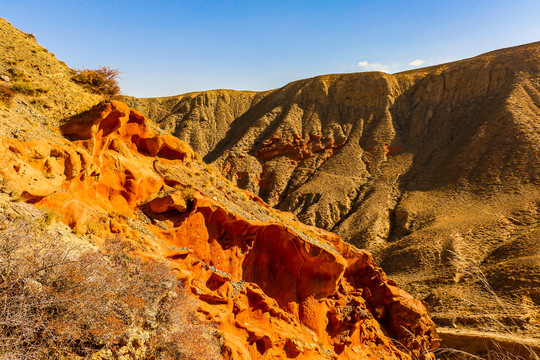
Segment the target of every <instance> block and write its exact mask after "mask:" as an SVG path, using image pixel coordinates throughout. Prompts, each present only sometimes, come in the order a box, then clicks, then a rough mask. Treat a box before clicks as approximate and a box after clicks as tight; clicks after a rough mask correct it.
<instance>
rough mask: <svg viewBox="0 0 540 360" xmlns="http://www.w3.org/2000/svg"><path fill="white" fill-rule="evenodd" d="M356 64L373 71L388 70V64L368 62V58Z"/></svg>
mask: <svg viewBox="0 0 540 360" xmlns="http://www.w3.org/2000/svg"><path fill="white" fill-rule="evenodd" d="M356 66H359V67H363V68H366V70H371V71H382V72H388V66H386V65H383V64H379V63H370V62H367V61H366V60H364V61H359V62H358V63H357V64H356Z"/></svg>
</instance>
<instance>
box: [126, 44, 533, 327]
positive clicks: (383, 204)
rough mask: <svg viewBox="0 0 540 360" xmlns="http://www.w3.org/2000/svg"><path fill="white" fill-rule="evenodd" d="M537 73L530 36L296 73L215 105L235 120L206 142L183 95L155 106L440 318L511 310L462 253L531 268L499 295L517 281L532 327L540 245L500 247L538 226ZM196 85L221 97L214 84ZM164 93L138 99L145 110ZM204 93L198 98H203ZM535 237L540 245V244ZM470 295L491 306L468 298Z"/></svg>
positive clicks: (235, 175) (246, 182) (184, 133)
mask: <svg viewBox="0 0 540 360" xmlns="http://www.w3.org/2000/svg"><path fill="white" fill-rule="evenodd" d="M539 73H540V43H533V44H528V45H523V46H519V47H515V48H509V49H502V50H498V51H495V52H491V53H487V54H484V55H480V56H478V57H475V58H471V59H466V60H462V61H458V62H454V63H449V64H443V65H438V66H433V67H430V68H425V69H418V70H414V71H408V72H404V73H398V74H393V75H390V74H383V73H356V74H338V75H324V76H318V77H315V78H311V79H306V80H300V81H296V82H293V83H290V84H288V85H286V86H284V87H282V88H280V89H277V90H273V91H270V92H267V93H260V94H259V96H260V97H262V99H260V100H259V101H258V102H256V103H255V104H253V105H250V106H248V105H249V104H248V103H247V102H246V103H245V106H244V109H246V110H245V111H244V112H243V113H241V114H239V115H238V116H237V117H236V118H235V120H234V121H232V122H231V121H230V119H227V120H225V119H223V120H220V118H219V117H215V118H214V121H215V122H216V123H221V124H229V127H228V131H227V132H226V133H223V132H221V134H222V136H221V138H220V139H219V141H217V143H215V145H214V146H212V147H210V148H208V147H201V146H197V144H196V143H194V142H190V140H189V139H190V136H191V135H190V134H192V132H193V131H194V130H193V129H195V126H194V125H193V124H192V122H186V121H185V120H183V119H184V116H186V114H187V112H186V111H184V110H182V108H175V110H174V112H175V115H174V116H175V117H174V119H175V120H174V121H176V122H175V123H173V124H171V120H172V117H170V116H169V117H156V118H155V120H156V121H157V122H158V123H159V125H160V126H161V127H163V128H165V129H173V128H174V131H173V133H174V134H175V135H177V136H179V137H181V138H182V139H186V140H187V141H188V142H190V143H191V144H192V145H194V149H195V151H197V152H199V153H200V154H201V155H202V156H204V159H205V160H207V161H209V162H212V163H214V164H216V165H217V166H218V167H219V168H220V169H221V171H222V173H223V174H224V175H225V176H226V177H227V178H228V179H229V180H231V181H232V182H234V183H236V184H237V185H238V186H239V187H241V188H244V189H248V190H250V191H252V192H254V193H255V194H257V195H258V196H260V197H261V198H262V199H263V200H265V201H267V202H268V203H269V204H271V205H272V206H275V207H276V208H279V209H281V210H284V211H290V212H293V213H294V214H295V215H296V216H297V217H298V219H300V220H301V221H302V222H304V223H306V224H309V225H315V226H319V227H322V228H324V229H327V230H331V231H334V232H337V233H338V234H340V235H341V236H342V237H343V238H344V239H345V240H346V241H347V242H350V243H353V244H355V245H357V246H359V247H362V248H366V249H368V250H370V251H371V252H372V253H373V254H374V256H375V258H376V260H377V261H378V262H380V263H381V265H382V267H383V268H384V269H385V271H387V272H389V273H391V274H392V275H393V276H396V278H398V279H400V283H401V284H402V285H403V286H405V287H406V288H407V289H408V290H409V291H411V292H413V293H414V294H416V295H417V296H419V297H420V298H425V299H426V301H429V303H430V305H431V306H432V309H434V310H435V312H436V313H437V319H438V321H439V322H440V324H444V325H452V324H455V323H456V322H457V323H460V322H461V323H463V324H469V325H470V324H472V323H476V324H477V325H479V326H482V327H486V326H487V327H497V326H499V325H500V324H497V322H495V323H494V322H493V321H491V320H488V317H487V316H478V313H477V311H486V313H488V314H497V316H496V317H497V319H499V320H501V319H503V318H504V317H505V316H506V315H505V314H506V312H507V309H506V310H505V309H501V308H499V307H498V306H497V305H494V304H496V303H497V302H496V301H494V300H493V299H491V298H490V296H491V295H488V296H486V294H485V292H483V291H482V290H481V289H480V288H478V287H477V286H476V285H475V280H474V279H472V278H471V277H469V276H467V275H466V269H465V268H464V267H463V262H462V261H458V260H456V259H464V260H466V262H468V263H469V264H472V265H474V266H479V268H481V270H482V271H484V272H485V273H486V274H487V276H488V277H489V278H493V279H500V278H501V277H504V276H503V275H501V273H500V271H501V270H497V266H499V269H502V268H504V269H506V270H505V272H503V274H504V273H506V272H511V273H515V274H518V273H519V274H524V279H526V283H527V284H529V285H531V286H532V287H531V286H529V285H524V283H522V282H518V283H519V284H520V285H518V286H514V285H515V283H512V284H510V283H507V289H506V290H505V291H504V292H502V291H501V292H500V293H499V295H504V296H507V295H511V296H510V299H511V300H510V302H509V303H508V304H507V307H508V308H511V309H513V310H511V311H510V312H511V313H512V317H513V318H514V319H518V320H516V321H518V322H520V323H521V322H523V321H524V322H525V323H526V324H527V326H526V327H527V329H525V330H524V328H521V329H517V331H525V332H528V333H529V334H532V335H534V334H535V333H538V323H539V319H540V317H539V316H540V311H539V310H538V309H539V308H540V302H539V298H538V291H539V288H538V287H537V286H536V285H534V284H536V282H535V280H534V276H532V273H533V272H534V271H533V272H531V267H533V268H535V269H538V266H540V258H539V257H538V256H537V255H532V257H531V256H530V255H531V252H529V251H528V250H527V248H526V247H525V246H519V247H518V248H516V249H519V250H516V251H514V252H512V254H511V255H509V256H510V258H509V259H506V260H502V259H501V258H498V260H493V259H494V258H493V255H492V254H497V253H499V252H500V251H502V250H503V249H506V248H508V247H509V246H511V245H510V244H513V243H516V238H519V237H521V236H522V234H524V233H529V232H531V231H538V226H539V225H538V224H539V223H540V217H539V214H540V213H539V207H538V204H540V192H539V186H538V185H540V129H539V127H538V123H539V122H538V119H539V118H540V80H539V77H538V74H539ZM197 96H198V97H201V98H206V99H208V100H207V103H212V101H214V102H215V101H216V100H215V99H214V100H211V99H213V98H214V95H213V93H212V92H208V93H199V94H198V95H197ZM229 96H230V97H231V98H233V97H234V98H236V99H238V100H237V101H240V100H239V99H240V98H239V97H238V96H237V95H236V94H235V93H234V92H231V93H229ZM188 97H189V96H187V95H186V96H179V97H176V99H177V100H176V101H178V103H181V102H185V101H186V100H185V98H188ZM156 101H159V100H152V99H144V100H137V99H130V104H131V105H132V106H134V107H135V108H140V109H141V110H142V111H144V110H145V106H146V105H144V104H151V103H153V102H154V103H155V102H156ZM143 102H144V104H143ZM207 103H201V104H200V105H199V106H198V109H199V111H201V112H205V111H208V110H207V109H208V108H209V107H208V105H207ZM190 111H191V112H193V111H195V108H193V107H191V108H190ZM200 123H201V124H204V123H203V122H200ZM184 124H186V125H184ZM187 124H189V125H187ZM184 126H185V127H184ZM209 136H210V135H209ZM212 136H213V135H212ZM517 243H520V242H519V241H517ZM531 246H532V249H533V251H532V253H534V254H537V253H538V250H539V248H538V244H537V243H536V244H533V245H531ZM493 261H495V263H497V265H495V264H494V263H493ZM463 289H467V290H465V291H464V290H463ZM443 294H446V295H443ZM449 294H450V295H449ZM473 294H474V295H473ZM444 297H451V298H456V299H459V300H456V301H457V303H458V304H457V305H456V303H455V302H449V301H447V300H445V299H444ZM462 298H465V299H464V300H460V299H462ZM529 301H530V302H529ZM470 303H476V304H478V303H481V304H482V307H483V308H486V310H475V311H471V310H470V306H469V305H470ZM529 303H533V304H534V305H533V306H530V305H529ZM451 306H452V307H453V308H451ZM456 306H457V308H459V309H460V310H459V311H458V313H459V314H458V315H456V312H455V311H456ZM523 314H526V315H523ZM467 316H470V317H469V318H468V319H467V320H465V318H467ZM524 318H525V319H524ZM457 319H462V320H457ZM479 319H481V320H479ZM499 327H500V326H499Z"/></svg>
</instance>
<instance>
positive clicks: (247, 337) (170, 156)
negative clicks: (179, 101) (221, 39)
mask: <svg viewBox="0 0 540 360" xmlns="http://www.w3.org/2000/svg"><path fill="white" fill-rule="evenodd" d="M0 25H1V28H0V31H2V32H1V33H0V37H1V39H2V41H1V42H0V75H1V76H2V83H1V84H0V85H1V86H2V91H3V93H2V94H3V96H4V95H5V94H7V95H9V97H5V98H2V99H3V100H2V102H1V103H0V112H1V115H2V120H1V121H0V264H1V265H2V266H1V271H0V273H1V274H0V275H1V284H0V305H1V308H2V311H0V358H26V357H32V358H36V359H51V358H63V359H64V358H65V359H83V358H92V359H96V360H97V359H102V360H111V359H120V358H121V359H153V358H211V359H215V358H218V357H219V356H218V355H216V354H215V353H214V350H213V349H214V347H213V343H214V342H215V343H218V345H219V346H218V347H217V350H221V354H220V355H221V356H222V357H223V358H225V359H231V360H233V359H234V360H249V359H264V358H266V359H276V358H279V359H284V358H296V359H329V358H331V359H357V358H366V359H411V360H412V359H426V360H427V359H434V355H433V353H432V350H434V349H436V348H437V346H438V343H439V340H440V339H439V338H438V335H437V331H436V329H435V324H434V323H433V321H432V320H431V319H430V316H429V312H428V310H427V307H426V305H425V304H424V303H422V302H421V301H419V300H417V299H414V298H413V297H412V296H411V295H410V294H408V293H407V292H405V291H403V290H402V289H400V288H399V287H398V286H397V285H396V284H395V283H394V282H393V281H392V280H391V279H389V278H388V277H387V276H386V274H385V273H384V272H383V271H382V269H381V268H380V267H379V266H378V265H377V264H376V263H375V262H374V260H373V258H372V256H371V255H370V254H369V253H368V252H367V251H365V250H359V249H357V248H356V247H354V246H352V245H350V244H347V243H345V242H343V241H342V240H341V238H340V237H339V236H338V235H336V234H333V233H330V232H327V231H325V230H321V229H318V228H315V227H311V226H309V225H305V224H303V223H301V222H299V221H298V220H297V219H295V218H294V216H292V215H291V214H290V213H288V212H282V211H280V210H278V209H275V208H272V207H271V206H269V205H267V204H266V203H264V202H263V201H262V200H261V199H260V198H259V197H258V196H256V195H254V194H253V193H251V192H248V191H245V190H241V189H238V188H237V187H235V186H234V185H233V184H232V183H231V182H230V181H229V180H227V179H226V178H225V177H224V176H222V175H221V174H220V173H219V172H218V171H217V170H215V169H214V167H213V166H210V165H207V164H205V163H203V162H202V161H201V160H200V159H198V158H197V157H196V156H195V154H194V152H193V150H192V149H191V148H190V147H189V145H187V144H186V143H185V142H183V141H182V140H179V139H178V138H176V137H174V136H172V135H170V134H163V131H159V129H154V127H155V125H154V124H152V123H151V122H150V121H148V119H146V118H145V117H144V116H143V115H142V114H141V113H140V112H138V111H136V110H132V109H130V108H129V107H128V106H126V105H125V104H124V103H121V102H118V101H104V102H99V101H100V100H101V98H100V97H99V96H95V95H92V94H89V93H87V92H86V91H85V90H84V89H82V88H81V87H80V86H78V85H77V84H75V83H74V82H73V80H72V77H73V74H74V71H73V70H71V69H69V68H68V67H67V66H65V64H63V63H62V62H60V61H58V60H56V59H55V57H54V56H53V55H52V54H50V53H48V52H47V51H46V50H45V49H43V48H41V47H40V46H39V45H38V44H37V43H36V42H35V40H34V38H33V36H31V35H29V34H25V33H23V32H21V31H19V30H17V29H15V28H13V27H12V26H11V25H9V23H7V22H6V21H4V20H0ZM4 83H5V84H4ZM10 91H13V93H11V92H10ZM238 95H239V96H240V97H241V98H242V99H243V100H241V101H239V102H238V103H237V104H236V105H234V102H231V101H228V104H229V105H228V106H230V109H228V110H227V111H226V112H225V113H227V114H229V115H230V119H231V120H232V119H234V118H235V117H236V116H238V114H240V113H242V112H244V111H245V110H246V108H244V107H243V106H244V105H243V102H244V101H248V102H249V103H250V104H252V105H255V104H256V103H257V101H259V100H260V99H261V95H260V94H256V93H238ZM4 99H6V101H4ZM96 102H99V103H98V104H97V105H95V106H91V105H92V104H94V103H96ZM231 104H232V105H231ZM218 106H224V104H222V105H218ZM87 107H90V109H89V110H86V111H82V110H83V109H85V108H87ZM226 129H227V127H226V126H224V127H222V130H223V132H224V133H226ZM155 130H158V131H155ZM32 227H33V228H38V230H39V231H41V232H38V231H33V232H32V231H30V230H29V229H31V228H32ZM25 229H26V230H25ZM51 234H52V235H51ZM38 235H39V236H44V239H41V240H43V241H41V240H40V239H39V238H38V237H39V236H38ZM14 240H16V241H14ZM110 244H112V245H110ZM72 245H73V246H75V245H77V246H78V247H79V248H81V249H82V250H84V249H88V250H91V252H90V253H86V252H84V253H81V252H79V253H78V254H77V255H74V252H76V251H75V250H74V248H71V246H72ZM44 249H45V250H44ZM82 250H81V251H82ZM77 251H78V250H77ZM85 251H86V250H85ZM90 255H91V256H90ZM88 256H90V257H88ZM81 259H82V260H84V261H79V260H81ZM17 261H19V262H20V263H17ZM21 264H22V265H21ZM19 265H20V266H19ZM123 282H126V283H125V284H124V283H123ZM13 294H15V295H16V296H13ZM187 298H189V299H192V300H189V299H188V300H186V299H187ZM191 303H193V304H194V306H193V308H194V309H196V313H195V311H191V310H189V311H188V310H186V309H184V307H189V308H190V309H191V306H184V305H189V304H191ZM173 304H177V305H176V306H174V305H173ZM178 304H180V305H178ZM12 310H16V311H12ZM178 312H179V314H178ZM182 314H183V315H182ZM177 315H182V316H177ZM201 326H202V328H203V329H205V330H204V331H203V332H201V331H200V329H201ZM198 329H199V330H198ZM186 339H188V340H189V339H191V340H190V341H188V342H187V345H186V342H185V340H186ZM212 339H213V340H212ZM191 347H194V348H195V349H199V350H201V351H202V355H201V352H199V353H196V355H194V356H189V355H186V353H187V354H193V352H191V353H190V352H189V351H191ZM167 355H170V357H167ZM214 355H216V356H214Z"/></svg>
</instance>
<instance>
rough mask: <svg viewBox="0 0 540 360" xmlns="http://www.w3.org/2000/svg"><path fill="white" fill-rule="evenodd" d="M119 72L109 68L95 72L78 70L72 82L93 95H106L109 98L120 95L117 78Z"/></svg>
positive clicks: (103, 67) (102, 68) (105, 67)
mask: <svg viewBox="0 0 540 360" xmlns="http://www.w3.org/2000/svg"><path fill="white" fill-rule="evenodd" d="M119 75H120V71H119V70H118V69H113V68H111V67H109V66H101V67H100V68H98V69H95V70H89V69H82V70H78V71H77V74H76V75H75V76H74V77H73V81H75V82H76V83H77V84H80V85H82V86H83V87H85V88H86V89H87V90H89V91H91V92H92V93H94V94H99V95H106V96H109V97H113V96H116V95H118V94H120V86H119V85H118V77H119Z"/></svg>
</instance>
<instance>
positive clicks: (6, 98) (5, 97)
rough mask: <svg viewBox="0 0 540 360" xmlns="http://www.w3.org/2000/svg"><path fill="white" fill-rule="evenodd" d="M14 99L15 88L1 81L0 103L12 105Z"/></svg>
mask: <svg viewBox="0 0 540 360" xmlns="http://www.w3.org/2000/svg"><path fill="white" fill-rule="evenodd" d="M12 99H13V90H11V86H10V85H8V84H5V83H0V104H1V105H3V106H7V107H11V100H12Z"/></svg>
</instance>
